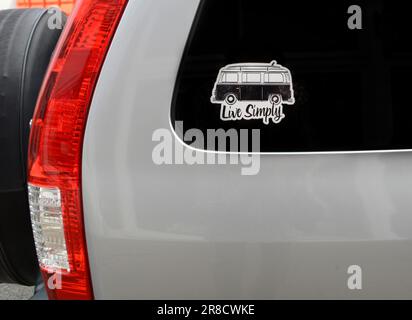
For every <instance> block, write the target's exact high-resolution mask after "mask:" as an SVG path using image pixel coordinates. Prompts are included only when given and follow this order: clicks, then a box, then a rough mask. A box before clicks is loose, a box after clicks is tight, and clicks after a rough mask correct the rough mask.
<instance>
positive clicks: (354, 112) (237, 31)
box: [171, 0, 412, 152]
mask: <svg viewBox="0 0 412 320" xmlns="http://www.w3.org/2000/svg"><path fill="white" fill-rule="evenodd" d="M352 4H353V1H346V0H335V1H319V0H313V1H301V0H288V1H277V0H268V1H259V0H224V1H222V0H204V1H203V2H202V4H201V7H200V8H199V11H198V15H197V18H196V20H195V23H194V25H193V28H192V31H191V35H190V37H189V42H188V44H187V47H186V50H185V54H184V57H183V60H182V63H181V67H180V70H179V76H178V80H177V83H176V87H175V93H174V99H173V104H172V109H171V119H172V122H174V121H183V123H184V129H185V131H186V130H188V129H190V128H198V129H201V130H203V131H204V132H206V130H207V129H218V128H223V129H225V130H229V129H231V128H235V129H260V130H261V146H260V148H261V151H262V152H302V151H357V150H388V149H412V104H411V102H410V95H409V93H411V92H412V90H411V84H412V82H411V78H412V77H411V74H412V50H411V46H412V45H411V43H412V41H410V34H411V31H412V19H411V18H410V10H409V5H408V2H407V1H396V0H390V1H386V0H375V1H356V4H357V5H359V6H360V7H361V8H362V27H363V29H362V30H350V29H349V28H348V18H349V17H350V14H348V12H347V11H348V7H349V6H350V5H352ZM222 22H223V23H222ZM272 60H276V61H277V62H278V63H279V64H281V65H282V66H284V67H286V68H288V69H289V70H290V71H291V75H292V79H293V88H294V96H295V100H296V101H295V104H294V105H285V106H284V113H285V115H286V117H285V118H284V119H283V120H282V121H281V122H280V123H278V124H274V123H271V124H268V125H266V124H264V123H263V122H262V120H238V121H222V120H221V119H220V105H218V104H213V103H211V101H210V97H211V94H212V90H213V86H214V84H215V81H216V79H217V76H218V74H219V70H220V69H221V68H222V67H224V66H226V65H228V64H233V63H245V62H263V63H269V62H271V61H272ZM226 76H227V77H229V76H228V75H226ZM235 77H236V76H235ZM265 77H266V78H265ZM268 77H269V78H268ZM284 77H285V78H286V74H285V75H284ZM237 79H238V78H237V77H236V79H235V80H237ZM241 79H242V78H241ZM254 79H255V76H253V75H252V76H251V81H252V80H253V81H254ZM265 79H267V80H265ZM232 80H233V79H232ZM247 80H249V79H248V78H247ZM265 81H279V75H276V74H275V75H273V76H267V75H266V76H265V75H263V78H262V82H265ZM285 81H287V80H285Z"/></svg>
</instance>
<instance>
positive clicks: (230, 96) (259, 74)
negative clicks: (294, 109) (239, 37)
mask: <svg viewBox="0 0 412 320" xmlns="http://www.w3.org/2000/svg"><path fill="white" fill-rule="evenodd" d="M210 101H211V102H212V103H215V104H220V105H221V109H220V118H221V120H223V121H228V120H241V119H245V120H250V119H261V120H263V122H264V123H265V124H269V123H270V120H271V121H272V122H273V123H279V122H280V121H281V120H282V119H283V118H284V117H285V115H284V113H283V105H293V104H294V103H295V97H294V93H293V84H292V75H291V73H290V71H289V69H287V68H285V67H283V66H281V65H280V64H277V63H276V61H272V62H271V63H239V64H229V65H227V66H225V67H223V68H222V69H220V71H219V74H218V76H217V79H216V83H215V85H214V88H213V92H212V97H211V98H210Z"/></svg>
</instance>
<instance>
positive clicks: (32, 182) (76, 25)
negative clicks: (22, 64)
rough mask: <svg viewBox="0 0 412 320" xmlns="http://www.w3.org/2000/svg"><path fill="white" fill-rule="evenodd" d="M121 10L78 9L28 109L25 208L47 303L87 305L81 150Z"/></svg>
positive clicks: (119, 0)
mask: <svg viewBox="0 0 412 320" xmlns="http://www.w3.org/2000/svg"><path fill="white" fill-rule="evenodd" d="M126 3H127V0H93V1H90V0H80V1H77V3H76V6H75V8H74V10H73V12H72V14H71V16H70V18H69V20H68V22H67V24H66V27H65V29H64V31H63V34H62V36H61V38H60V40H59V43H58V44H57V48H56V50H55V54H54V55H53V58H52V61H51V62H50V66H49V70H48V72H47V75H46V78H45V80H44V83H43V86H42V89H41V92H40V95H39V99H38V101H37V105H36V108H35V112H34V116H33V120H32V128H31V133H30V144H29V157H28V158H29V159H28V183H29V186H28V188H29V202H30V211H31V219H32V227H33V234H34V239H35V244H36V250H37V255H38V259H39V265H40V269H41V272H42V276H43V279H44V281H45V287H46V289H47V292H48V296H49V298H51V299H92V298H93V290H92V285H91V278H90V270H89V265H88V256H87V247H86V239H85V231H84V223H83V206H82V191H81V161H82V146H83V138H84V132H85V127H86V120H87V115H88V110H89V107H90V104H91V100H92V96H93V91H94V88H95V85H96V81H97V78H98V76H99V73H100V70H101V67H102V64H103V61H104V59H105V56H106V53H107V51H108V48H109V45H110V43H111V40H112V38H113V35H114V32H115V30H116V28H117V25H118V23H119V20H120V17H121V15H122V13H123V11H124V8H125V6H126Z"/></svg>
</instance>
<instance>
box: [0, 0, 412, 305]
mask: <svg viewBox="0 0 412 320" xmlns="http://www.w3.org/2000/svg"><path fill="white" fill-rule="evenodd" d="M351 4H352V3H351V2H348V1H346V0H337V1H327V2H325V1H306V2H302V1H297V0H290V1H269V0H267V1H264V0H260V1H256V0H253V1H252V0H242V1H240V0H225V1H221V0H192V1H187V0H138V1H137V0H136V1H135V0H129V1H127V0H94V1H86V0H83V1H82V0H80V1H77V2H76V6H75V8H74V10H73V11H72V13H71V14H70V16H69V18H68V20H67V22H66V23H65V26H64V29H63V30H59V31H58V30H54V31H53V32H51V30H50V28H48V27H47V20H48V19H46V18H45V17H46V16H45V15H46V14H47V13H46V12H45V11H44V10H42V9H33V10H40V11H31V10H29V11H25V12H29V13H26V14H22V13H21V12H20V11H14V10H12V11H11V12H10V11H7V12H0V19H1V20H0V26H2V28H3V29H2V30H0V39H1V41H0V56H3V55H4V56H6V57H8V58H6V59H0V66H3V67H4V66H5V64H6V62H5V61H9V62H8V63H10V66H13V67H14V68H15V69H14V70H15V71H16V72H9V73H7V74H8V75H9V77H3V78H1V79H0V83H1V86H0V136H1V139H0V143H1V145H0V150H2V153H0V156H1V157H2V158H1V159H2V160H1V161H0V170H2V171H1V177H2V178H1V180H0V182H1V183H2V185H1V187H2V189H0V190H1V192H0V194H2V198H1V201H0V204H1V205H2V208H4V209H2V210H0V213H1V215H2V216H1V219H3V220H2V221H1V222H2V223H0V241H1V242H0V243H1V248H5V249H6V250H3V249H2V250H3V251H0V252H1V254H3V256H7V261H11V260H12V259H14V260H13V263H9V264H7V268H6V267H5V264H4V263H0V275H5V274H6V275H7V277H6V276H4V277H3V278H1V280H2V281H9V282H15V283H25V284H30V285H35V286H36V288H37V289H36V295H35V297H34V298H35V299H38V298H45V293H47V297H48V298H49V299H176V300H179V299H196V300H197V299H218V300H220V299H383V298H392V299H395V298H398V299H405V298H411V297H412V295H411V292H412V277H411V270H412V245H411V244H412V215H411V214H410V211H411V207H412V131H411V130H410V128H411V126H412V109H411V108H409V107H408V106H409V103H410V101H409V91H410V90H409V87H410V71H411V61H412V60H411V59H412V45H411V44H410V43H409V42H407V41H404V40H405V39H407V38H408V36H409V28H408V26H407V24H406V22H407V21H409V16H408V15H409V10H407V9H408V7H407V4H406V2H393V1H369V2H362V3H361V4H360V6H361V7H362V15H363V19H362V21H363V25H362V26H361V28H362V29H359V28H356V29H354V28H348V24H347V20H348V19H349V18H351V15H350V14H348V7H349V6H350V5H351ZM383 4H384V5H383ZM33 12H34V13H33ZM6 16H7V17H9V18H7V20H6V19H5V17H6ZM12 16H13V18H11V17H12ZM41 17H43V19H45V20H42V19H40V18H41ZM8 19H11V20H8ZM53 21H54V20H53ZM16 23H19V24H21V25H22V26H25V27H24V28H23V27H21V28H17V29H15V30H18V31H19V32H22V33H23V34H24V36H23V35H22V36H20V37H19V38H18V40H16V39H11V38H10V35H12V34H13V33H12V32H10V30H14V26H15V24H16ZM36 26H37V27H36ZM389 26H390V27H389ZM38 27H40V28H38ZM4 28H6V29H4ZM5 30H6V31H5ZM33 30H40V31H41V32H40V33H36V32H33ZM382 30H384V32H383V31H382ZM31 35H32V36H31ZM33 35H34V36H33ZM57 38H58V41H57ZM4 39H8V40H7V41H5V40H4ZM56 42H57V44H56ZM10 44H13V50H12V49H10ZM28 44H30V45H28ZM25 48H29V49H30V50H28V51H27V50H26V49H25ZM45 48H48V49H47V50H45ZM24 52H29V53H31V54H24ZM4 53H6V54H4ZM12 53H13V54H12ZM11 57H14V58H13V59H12V58H11ZM273 60H276V61H277V63H276V65H275V64H273V65H269V64H270V61H273ZM49 61H50V63H49V67H48V69H47V71H46V67H45V65H47V63H46V62H49ZM40 62H41V63H40ZM11 63H12V65H11ZM250 63H253V64H259V65H252V66H251V65H249V64H250ZM239 64H240V65H239ZM245 64H246V65H245ZM281 66H282V67H281ZM35 67H36V68H35ZM37 67H39V68H38V69H37ZM27 68H29V69H27ZM248 68H252V70H254V71H253V72H251V73H253V74H258V76H257V78H256V79H257V80H256V85H257V86H258V87H259V88H261V89H264V88H266V86H269V85H267V84H266V80H268V82H271V81H270V79H271V77H274V78H275V80H281V79H280V77H282V82H280V81H279V83H277V82H276V85H274V86H272V89H271V90H270V91H269V92H267V93H266V92H264V90H262V91H259V89H258V91H257V93H256V91H252V92H251V95H250V96H249V95H247V94H249V93H248V92H247V89H248V88H249V87H245V88H246V90H245V91H244V90H243V89H242V90H239V91H237V92H236V91H227V93H229V92H230V94H233V97H232V98H230V99H229V98H228V97H227V96H225V95H224V94H223V91H222V93H220V91H219V90H220V89H219V88H220V86H221V85H222V86H224V85H225V84H223V83H220V82H221V81H223V80H224V81H228V78H230V77H231V76H232V75H231V74H230V75H229V72H232V71H235V72H234V74H235V75H237V79H236V76H235V79H234V80H237V84H236V86H235V87H236V88H238V87H240V85H241V84H242V83H243V81H244V79H246V80H247V79H248V77H249V73H248V71H246V70H248ZM262 69H263V70H262ZM24 70H30V71H32V72H30V73H29V74H27V73H25V72H23V71H24ZM256 71H257V72H256ZM219 74H220V75H219ZM259 74H260V79H258V78H259ZM272 74H273V75H272ZM11 76H12V77H13V79H12V78H11ZM252 78H253V76H252ZM292 78H293V83H292ZM36 79H37V80H38V79H40V80H42V81H38V82H42V85H41V88H40V84H39V83H37V82H36V83H37V84H38V85H37V86H36V87H34V86H33V87H31V86H30V90H29V89H27V90H26V89H24V90H23V89H22V87H21V86H20V84H21V83H25V84H26V85H31V84H33V83H34V82H33V81H34V80H36ZM216 82H217V83H216ZM235 82H236V81H235ZM16 83H18V84H19V85H18V86H16V85H15V84H16ZM215 85H216V88H215V92H214V93H213V91H214V87H215ZM280 86H283V87H285V88H284V91H282V90H281V89H280ZM4 88H7V90H6V89H4ZM26 88H29V87H26ZM254 89H255V87H254ZM231 90H232V89H231ZM272 90H273V91H272ZM276 90H279V91H276ZM29 91H30V95H28V96H27V97H26V98H25V100H24V101H25V103H24V104H21V103H20V100H19V99H20V97H21V96H22V93H25V92H27V93H28V92H29ZM279 92H280V93H279ZM273 94H275V95H276V94H280V96H276V99H274V98H273ZM271 95H272V96H271ZM211 96H214V98H212V99H211ZM245 96H246V97H247V98H246V99H252V100H243V99H244V97H245ZM211 100H212V101H211ZM5 102H7V104H5ZM215 102H216V103H215ZM292 102H294V103H293V106H292V105H288V103H290V104H291V103H292ZM231 103H232V104H231ZM217 104H221V106H220V108H219V106H218V105H217ZM284 104H285V105H284ZM250 105H251V107H250ZM33 109H34V111H33ZM222 110H226V111H228V112H229V111H230V112H229V113H228V117H230V121H223V119H222V117H221V113H222ZM272 120H273V121H272ZM280 120H281V121H280ZM5 124H8V126H6V125H5ZM24 130H26V131H24ZM29 133H30V135H29ZM216 142H218V143H216ZM26 144H27V145H26ZM3 150H4V152H3ZM25 150H27V154H26V153H25ZM16 159H18V161H15V160H16ZM26 160H27V161H26ZM6 176H7V179H6V178H3V177H6ZM17 178H19V179H17ZM14 179H17V180H14ZM6 182H7V183H6ZM16 190H17V191H18V192H19V195H17V196H18V200H16V199H17V198H13V197H12V196H11V193H12V192H13V191H16ZM26 190H27V191H26ZM17 191H16V192H17ZM6 192H9V193H8V195H7V194H6ZM17 196H16V197H17ZM12 199H14V200H15V201H11V200H12ZM4 217H7V220H6V219H5V218H4ZM13 217H19V219H20V220H21V221H22V222H19V223H15V224H13V221H15V219H13ZM3 221H5V222H6V223H3ZM6 236H8V237H7V238H6ZM17 245H18V246H19V247H23V248H22V249H17V250H15V248H16V247H15V246H17ZM26 252H31V255H25V253H26ZM16 257H17V258H16ZM3 261H6V258H4V259H3V260H2V261H1V262H3ZM27 266H30V267H29V268H28V267H27ZM16 275H17V276H16ZM22 275H26V277H24V278H23V276H22ZM40 276H41V279H42V280H39V279H40ZM3 279H4V280H3ZM42 294H43V295H42ZM165 309H166V307H165Z"/></svg>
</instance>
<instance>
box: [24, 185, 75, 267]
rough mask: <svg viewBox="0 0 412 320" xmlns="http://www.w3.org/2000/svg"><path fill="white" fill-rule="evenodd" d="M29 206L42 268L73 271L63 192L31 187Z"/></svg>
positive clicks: (55, 189) (54, 189)
mask: <svg viewBox="0 0 412 320" xmlns="http://www.w3.org/2000/svg"><path fill="white" fill-rule="evenodd" d="M29 204H30V213H31V224H32V228H33V235H34V242H35V244H36V251H37V258H38V259H39V265H40V266H41V267H42V268H44V269H47V270H66V271H70V265H69V258H68V255H67V247H66V240H65V238H64V224H63V215H62V205H61V198H60V190H59V189H58V188H43V187H38V186H34V185H31V184H29Z"/></svg>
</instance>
